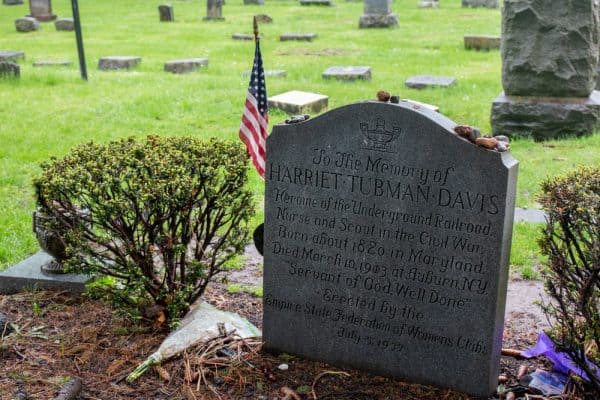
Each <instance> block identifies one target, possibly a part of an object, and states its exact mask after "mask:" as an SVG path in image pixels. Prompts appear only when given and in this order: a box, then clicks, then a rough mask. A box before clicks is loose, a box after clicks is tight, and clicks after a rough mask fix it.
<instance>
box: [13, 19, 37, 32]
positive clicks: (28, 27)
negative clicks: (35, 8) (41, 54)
mask: <svg viewBox="0 0 600 400" xmlns="http://www.w3.org/2000/svg"><path fill="white" fill-rule="evenodd" d="M15 28H16V29H17V32H33V31H37V30H38V29H40V23H39V22H38V20H37V19H35V18H33V17H23V18H17V19H16V20H15Z"/></svg>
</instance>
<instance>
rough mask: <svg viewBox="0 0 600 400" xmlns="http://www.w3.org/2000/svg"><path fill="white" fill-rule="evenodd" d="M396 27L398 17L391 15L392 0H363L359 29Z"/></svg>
mask: <svg viewBox="0 0 600 400" xmlns="http://www.w3.org/2000/svg"><path fill="white" fill-rule="evenodd" d="M397 25H398V15H397V14H392V0H365V8H364V14H363V15H362V16H361V17H360V19H359V21H358V27H359V28H388V27H392V26H397Z"/></svg>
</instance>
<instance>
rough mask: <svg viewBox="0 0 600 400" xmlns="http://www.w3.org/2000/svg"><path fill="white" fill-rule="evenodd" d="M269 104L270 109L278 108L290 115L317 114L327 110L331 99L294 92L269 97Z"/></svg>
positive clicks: (313, 94) (314, 94)
mask: <svg viewBox="0 0 600 400" xmlns="http://www.w3.org/2000/svg"><path fill="white" fill-rule="evenodd" d="M268 102H269V103H268V104H269V108H277V109H279V110H281V111H283V112H286V113H288V114H290V115H297V114H313V113H315V114H316V113H319V112H321V111H325V110H327V105H328V104H329V97H327V96H325V95H322V94H317V93H310V92H303V91H300V90H292V91H289V92H285V93H281V94H278V95H277V96H273V97H269V100H268Z"/></svg>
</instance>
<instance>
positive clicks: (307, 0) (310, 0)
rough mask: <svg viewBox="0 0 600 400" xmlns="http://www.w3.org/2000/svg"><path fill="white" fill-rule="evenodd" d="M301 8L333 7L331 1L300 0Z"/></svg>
mask: <svg viewBox="0 0 600 400" xmlns="http://www.w3.org/2000/svg"><path fill="white" fill-rule="evenodd" d="M300 5H301V6H329V7H331V6H333V5H334V4H333V2H332V1H331V0H300Z"/></svg>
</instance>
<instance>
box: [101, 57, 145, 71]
mask: <svg viewBox="0 0 600 400" xmlns="http://www.w3.org/2000/svg"><path fill="white" fill-rule="evenodd" d="M141 62H142V58H141V57H137V56H106V57H102V58H100V59H99V60H98V69H99V70H102V71H112V70H120V69H126V70H129V69H132V68H135V67H137V66H138V65H140V63H141Z"/></svg>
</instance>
